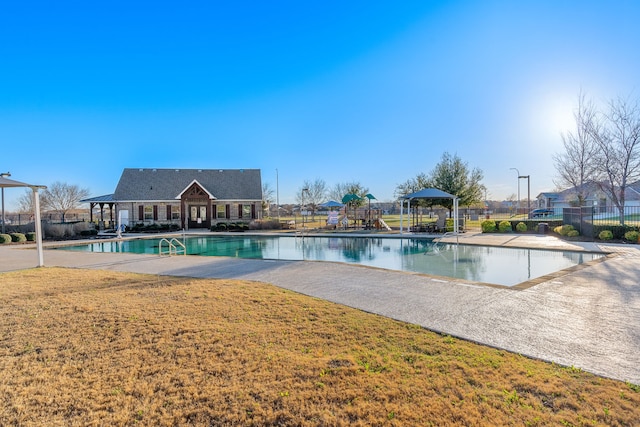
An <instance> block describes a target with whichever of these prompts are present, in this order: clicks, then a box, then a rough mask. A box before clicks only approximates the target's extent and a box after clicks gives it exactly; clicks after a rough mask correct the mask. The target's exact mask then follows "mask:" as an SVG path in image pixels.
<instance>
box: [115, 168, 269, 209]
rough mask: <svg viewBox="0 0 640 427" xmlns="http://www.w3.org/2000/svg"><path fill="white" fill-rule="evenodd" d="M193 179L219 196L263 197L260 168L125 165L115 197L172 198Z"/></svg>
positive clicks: (224, 198) (135, 198)
mask: <svg viewBox="0 0 640 427" xmlns="http://www.w3.org/2000/svg"><path fill="white" fill-rule="evenodd" d="M193 181H197V182H198V184H199V185H200V186H201V187H202V188H203V189H205V190H206V191H207V192H208V193H209V194H211V195H212V196H213V197H215V198H216V199H219V200H262V180H261V178H260V169H133V168H131V169H129V168H127V169H124V170H123V171H122V176H120V181H118V186H117V187H116V191H115V192H114V193H113V198H114V199H115V200H117V201H119V202H122V201H143V200H166V201H172V200H175V199H176V197H178V198H179V196H180V194H182V192H184V190H185V189H186V188H188V187H189V186H190V185H191V184H192V183H193Z"/></svg>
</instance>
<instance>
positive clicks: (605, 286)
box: [0, 233, 640, 384]
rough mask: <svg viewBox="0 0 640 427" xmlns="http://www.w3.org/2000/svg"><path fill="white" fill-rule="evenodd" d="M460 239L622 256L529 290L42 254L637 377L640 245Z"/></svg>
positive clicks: (269, 265)
mask: <svg viewBox="0 0 640 427" xmlns="http://www.w3.org/2000/svg"><path fill="white" fill-rule="evenodd" d="M376 237H377V236H376ZM393 237H400V235H395V236H393ZM402 237H414V236H412V235H410V234H404V235H402ZM415 237H417V236H415ZM447 240H452V241H455V238H450V239H447ZM74 243H81V242H74ZM460 243H464V244H479V245H490V246H505V247H506V246H512V247H529V248H542V249H567V250H587V251H604V252H609V253H613V254H615V256H611V257H608V258H607V259H605V260H604V261H602V262H594V263H591V264H589V265H588V266H586V267H585V268H579V269H574V270H570V271H566V272H561V273H560V274H556V275H553V276H552V277H546V278H544V279H542V280H540V281H539V282H540V283H538V284H536V285H534V286H530V287H526V288H524V289H511V288H505V287H495V286H484V285H480V284H477V283H473V282H469V281H463V280H458V279H446V278H442V277H429V276H426V275H422V274H414V273H403V272H394V271H387V270H381V269H375V268H369V267H362V266H355V265H347V264H339V263H326V262H310V261H270V260H243V259H238V258H214V257H195V256H194V257H190V256H186V257H185V256H173V257H158V256H156V255H136V254H120V253H89V252H71V251H52V250H45V253H44V260H45V266H47V267H54V266H59V267H71V268H88V269H103V270H114V271H127V272H135V273H150V274H159V275H172V276H185V277H199V278H232V279H242V280H255V281H260V282H266V283H270V284H273V285H276V286H279V287H282V288H286V289H290V290H292V291H296V292H300V293H302V294H306V295H310V296H313V297H317V298H322V299H325V300H328V301H332V302H335V303H338V304H343V305H347V306H350V307H354V308H358V309H361V310H364V311H367V312H371V313H375V314H378V315H382V316H386V317H390V318H393V319H397V320H400V321H404V322H410V323H413V324H418V325H421V326H423V327H425V328H427V329H430V330H433V331H436V332H440V333H443V334H449V335H452V336H456V337H459V338H463V339H467V340H471V341H474V342H478V343H481V344H486V345H490V346H493V347H497V348H501V349H505V350H509V351H512V352H515V353H520V354H523V355H526V356H529V357H534V358H538V359H542V360H546V361H550V362H555V363H558V364H561V365H566V366H574V367H576V368H580V369H583V370H585V371H589V372H593V373H595V374H598V375H602V376H605V377H609V378H614V379H618V380H623V381H629V382H631V383H634V384H640V246H638V245H614V244H610V245H608V244H604V243H582V242H575V243H571V242H565V241H562V240H560V239H557V238H555V237H552V236H544V235H514V234H507V235H502V234H473V233H466V234H464V235H462V236H461V237H460ZM47 246H51V245H50V244H47V245H45V247H47ZM36 265H37V254H36V251H35V248H34V246H33V245H10V246H0V272H6V271H12V270H20V269H26V268H32V267H35V266H36Z"/></svg>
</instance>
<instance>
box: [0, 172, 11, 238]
mask: <svg viewBox="0 0 640 427" xmlns="http://www.w3.org/2000/svg"><path fill="white" fill-rule="evenodd" d="M0 176H1V177H3V178H8V177H10V176H11V172H3V173H0ZM2 234H4V187H2Z"/></svg>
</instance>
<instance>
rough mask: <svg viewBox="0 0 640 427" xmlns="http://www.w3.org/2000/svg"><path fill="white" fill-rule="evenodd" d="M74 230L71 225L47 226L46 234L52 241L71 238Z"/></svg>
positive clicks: (45, 228)
mask: <svg viewBox="0 0 640 427" xmlns="http://www.w3.org/2000/svg"><path fill="white" fill-rule="evenodd" d="M72 231H73V228H72V226H71V225H70V224H45V226H44V234H45V235H46V236H47V237H50V238H52V239H64V238H66V237H71V236H72V234H71V232H72Z"/></svg>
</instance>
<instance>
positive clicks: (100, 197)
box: [80, 194, 114, 203]
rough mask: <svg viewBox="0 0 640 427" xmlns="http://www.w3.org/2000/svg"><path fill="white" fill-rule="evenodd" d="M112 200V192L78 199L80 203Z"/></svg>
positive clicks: (108, 201)
mask: <svg viewBox="0 0 640 427" xmlns="http://www.w3.org/2000/svg"><path fill="white" fill-rule="evenodd" d="M113 201H114V200H113V194H105V195H104V196H97V197H91V198H89V199H82V200H80V202H82V203H110V202H113Z"/></svg>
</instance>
